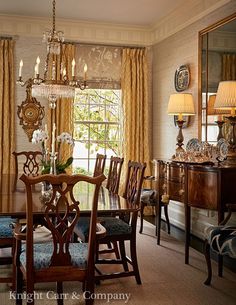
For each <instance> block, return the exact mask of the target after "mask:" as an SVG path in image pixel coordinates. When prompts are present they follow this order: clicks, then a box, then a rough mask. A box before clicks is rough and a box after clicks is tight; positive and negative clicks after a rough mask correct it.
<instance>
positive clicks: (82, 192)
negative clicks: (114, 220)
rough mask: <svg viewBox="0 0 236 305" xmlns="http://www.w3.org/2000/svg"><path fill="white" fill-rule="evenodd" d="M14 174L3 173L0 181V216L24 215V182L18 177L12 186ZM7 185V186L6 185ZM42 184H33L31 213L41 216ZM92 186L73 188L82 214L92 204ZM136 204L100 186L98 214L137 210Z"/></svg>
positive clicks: (42, 211)
mask: <svg viewBox="0 0 236 305" xmlns="http://www.w3.org/2000/svg"><path fill="white" fill-rule="evenodd" d="M14 179H15V177H14V175H9V174H6V175H3V176H2V180H1V181H0V182H1V183H0V186H1V188H0V216H12V217H18V218H23V217H26V191H25V187H24V183H23V182H22V181H21V180H20V179H18V180H17V185H16V188H15V187H14ZM6 185H7V187H6ZM47 192H50V191H46V190H45V187H44V186H43V185H42V184H38V185H35V189H34V192H33V203H34V205H33V214H34V215H35V216H37V215H38V216H42V215H43V213H44V202H45V199H46V197H47V195H48V193H47ZM92 194H93V192H92V188H91V186H89V185H83V186H81V187H78V189H76V190H75V193H74V195H75V198H76V199H77V200H78V201H79V202H80V203H79V208H80V213H81V214H82V215H88V214H90V212H91V206H92ZM137 208H138V207H137V206H134V205H132V204H131V203H130V202H128V201H127V200H126V199H125V198H123V197H122V196H119V195H116V194H113V193H111V192H109V191H108V190H107V189H106V188H105V187H103V186H102V187H101V189H100V194H99V200H98V214H111V213H112V214H119V213H123V212H132V211H135V210H137Z"/></svg>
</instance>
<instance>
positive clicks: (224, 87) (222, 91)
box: [214, 81, 236, 109]
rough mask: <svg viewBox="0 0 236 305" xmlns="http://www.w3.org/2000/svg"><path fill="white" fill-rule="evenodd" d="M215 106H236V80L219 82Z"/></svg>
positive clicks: (219, 107) (232, 107) (217, 107)
mask: <svg viewBox="0 0 236 305" xmlns="http://www.w3.org/2000/svg"><path fill="white" fill-rule="evenodd" d="M214 108H216V109H235V108H236V81H223V82H220V83H219V86H218V90H217V93H216V101H215V106H214Z"/></svg>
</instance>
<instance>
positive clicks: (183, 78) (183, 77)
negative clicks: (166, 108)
mask: <svg viewBox="0 0 236 305" xmlns="http://www.w3.org/2000/svg"><path fill="white" fill-rule="evenodd" d="M189 82H190V72H189V68H188V66H187V65H183V66H180V67H179V68H178V69H177V70H176V71H175V90H176V91H177V92H181V91H184V90H186V89H188V86H189Z"/></svg>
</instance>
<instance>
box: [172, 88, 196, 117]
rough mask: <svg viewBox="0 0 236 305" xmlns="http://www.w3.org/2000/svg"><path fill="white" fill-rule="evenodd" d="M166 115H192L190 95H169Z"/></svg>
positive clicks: (192, 106) (193, 111) (191, 97)
mask: <svg viewBox="0 0 236 305" xmlns="http://www.w3.org/2000/svg"><path fill="white" fill-rule="evenodd" d="M167 113H168V114H170V115H179V114H183V115H194V114H195V110H194V103H193V96H192V94H191V93H174V94H171V95H170V99H169V104H168V108H167Z"/></svg>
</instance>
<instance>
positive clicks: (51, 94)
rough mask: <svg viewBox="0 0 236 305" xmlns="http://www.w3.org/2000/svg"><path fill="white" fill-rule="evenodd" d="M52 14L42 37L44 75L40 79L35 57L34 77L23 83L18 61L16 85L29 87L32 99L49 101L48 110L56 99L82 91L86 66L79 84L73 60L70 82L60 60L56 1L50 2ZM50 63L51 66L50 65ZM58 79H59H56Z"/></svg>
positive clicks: (62, 35)
mask: <svg viewBox="0 0 236 305" xmlns="http://www.w3.org/2000/svg"><path fill="white" fill-rule="evenodd" d="M52 5H53V14H52V29H51V30H49V31H46V32H45V33H44V35H43V42H45V43H46V45H47V56H46V60H45V68H44V75H43V77H40V74H39V64H40V58H39V57H37V60H36V64H35V68H34V72H35V73H34V77H32V78H30V79H28V80H26V81H23V79H22V67H23V61H22V60H21V61H20V66H19V78H18V80H17V84H19V85H21V86H25V85H27V86H29V85H30V86H31V88H32V92H31V93H32V96H33V97H44V98H47V99H48V100H49V106H50V108H52V109H54V108H55V107H56V101H57V99H58V98H74V94H75V88H79V89H81V90H84V89H85V88H86V87H87V84H86V78H87V75H86V74H87V65H86V64H85V65H84V80H83V81H82V82H81V80H79V79H78V78H76V76H75V64H76V63H75V59H73V60H72V62H71V68H72V73H71V80H69V77H68V71H66V67H65V65H64V63H63V62H61V59H62V44H63V42H64V33H63V32H62V31H57V30H56V23H55V19H56V0H53V1H52ZM55 58H57V59H58V60H60V62H61V64H60V76H59V77H57V76H56V75H57V73H56V72H57V71H56V61H55ZM50 63H51V65H50ZM58 78H59V79H58Z"/></svg>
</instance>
